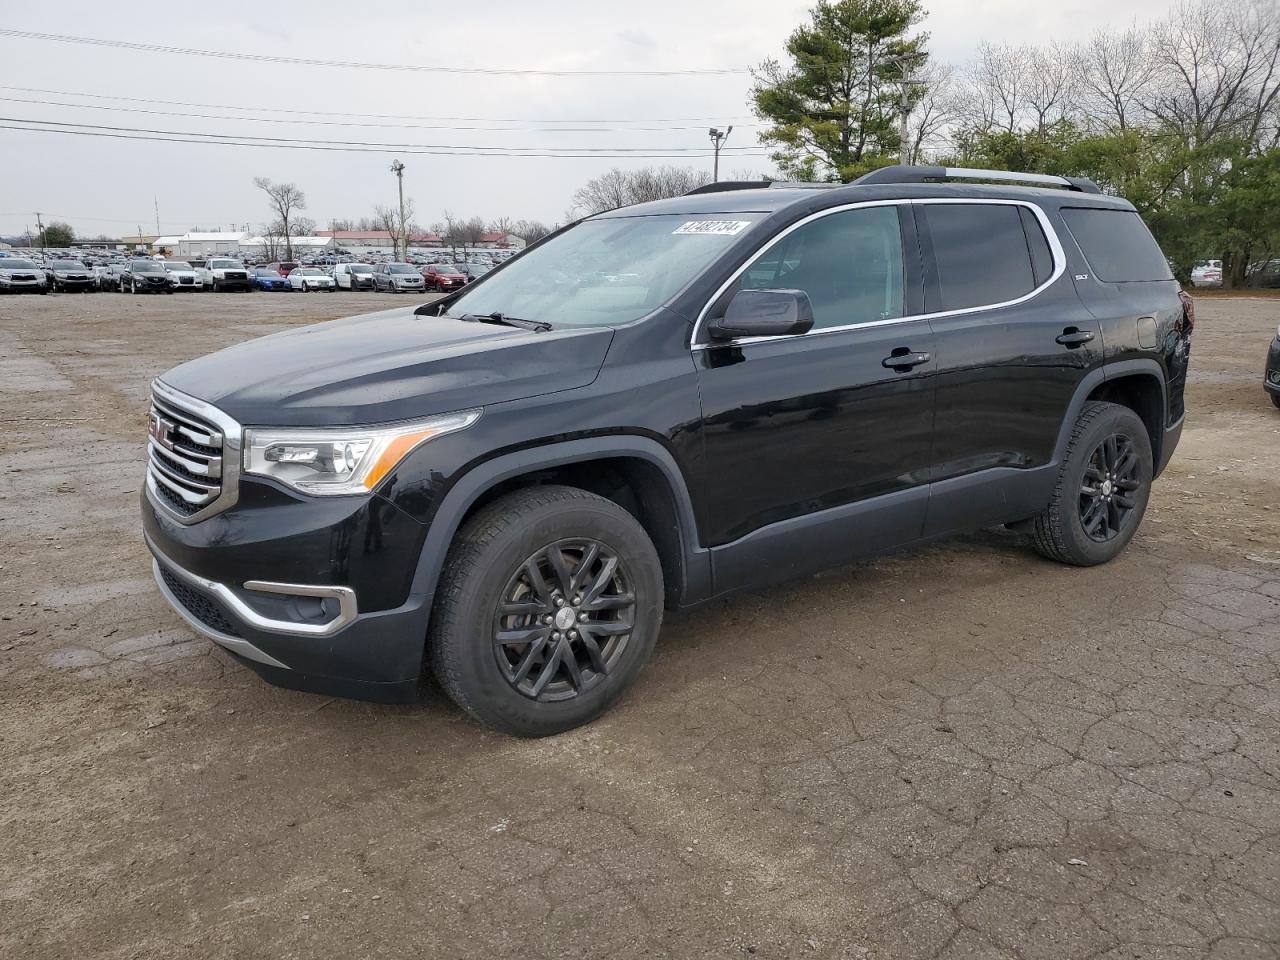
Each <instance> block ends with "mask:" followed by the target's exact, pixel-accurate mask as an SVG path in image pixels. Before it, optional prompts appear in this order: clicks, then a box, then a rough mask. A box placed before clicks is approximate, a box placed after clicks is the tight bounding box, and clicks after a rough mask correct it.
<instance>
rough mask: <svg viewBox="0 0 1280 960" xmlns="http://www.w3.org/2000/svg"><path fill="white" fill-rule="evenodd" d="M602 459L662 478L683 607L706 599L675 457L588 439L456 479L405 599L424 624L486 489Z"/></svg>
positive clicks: (645, 444) (643, 440)
mask: <svg viewBox="0 0 1280 960" xmlns="http://www.w3.org/2000/svg"><path fill="white" fill-rule="evenodd" d="M604 457H633V458H636V459H639V460H644V461H646V462H648V463H650V464H652V465H653V466H655V467H657V469H658V470H659V471H660V472H661V473H662V475H663V477H664V478H665V479H666V481H667V484H668V486H669V487H670V489H671V494H672V498H673V500H674V501H675V507H676V514H677V517H678V520H679V531H678V533H679V536H680V547H681V553H682V561H683V564H684V584H683V585H682V591H681V593H682V595H683V599H684V603H685V604H686V605H687V604H689V603H692V602H695V601H696V600H699V599H702V598H704V597H706V596H708V595H710V591H711V554H710V552H709V551H707V550H704V549H702V548H701V547H699V546H698V536H697V521H696V519H695V516H694V512H693V500H692V499H691V497H690V496H689V488H688V486H687V485H686V484H685V480H684V475H683V473H682V472H681V470H680V467H679V465H677V463H676V461H675V458H674V457H672V455H671V453H670V452H669V451H668V450H667V448H666V447H664V446H663V445H662V444H660V443H658V442H657V441H656V440H651V439H649V438H647V437H642V436H638V435H635V434H622V435H614V436H604V437H590V438H586V439H583V440H568V441H564V442H561V443H551V444H546V445H543V446H537V447H530V448H528V449H525V450H518V451H516V452H514V453H508V454H504V455H502V456H498V457H494V458H493V459H491V460H485V461H484V462H482V463H479V464H477V465H476V466H474V467H472V468H471V469H470V470H468V471H467V472H466V473H464V474H463V475H462V476H461V477H459V478H458V479H457V480H456V481H455V482H454V484H453V486H451V487H450V488H449V490H448V492H447V493H445V495H444V498H443V500H441V502H440V506H439V508H437V510H436V511H435V514H434V515H433V516H432V518H431V521H430V525H429V526H428V528H427V536H426V540H425V541H424V543H423V545H422V552H421V554H420V555H419V557H418V566H417V569H416V570H415V571H414V575H413V583H412V587H411V589H410V592H411V594H414V595H417V596H420V597H422V598H423V600H424V606H425V607H426V611H427V619H428V620H429V619H430V605H431V604H432V602H433V601H434V597H435V592H436V587H437V586H438V585H439V582H440V573H441V571H442V570H443V569H444V564H445V559H446V558H447V556H448V554H449V548H450V547H451V546H452V545H453V540H454V537H455V536H456V535H457V532H458V528H459V527H461V526H462V520H463V518H464V517H465V516H466V514H467V511H468V510H470V509H471V507H472V506H473V505H474V504H475V502H476V501H477V500H478V499H479V498H480V497H481V496H482V495H483V494H484V493H485V492H486V491H488V490H490V489H492V488H493V487H494V486H496V485H497V484H499V483H501V482H502V481H504V480H509V479H511V478H512V477H517V476H520V475H521V474H525V473H530V472H533V471H536V470H546V469H550V468H553V467H561V466H565V465H566V464H571V463H580V462H582V461H585V460H598V459H601V458H604Z"/></svg>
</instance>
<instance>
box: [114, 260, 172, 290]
mask: <svg viewBox="0 0 1280 960" xmlns="http://www.w3.org/2000/svg"><path fill="white" fill-rule="evenodd" d="M120 292H121V293H173V283H172V282H171V281H170V279H169V271H168V270H166V269H165V268H164V264H163V263H161V262H160V261H159V260H130V261H129V262H128V263H127V264H125V267H124V270H122V271H121V273H120Z"/></svg>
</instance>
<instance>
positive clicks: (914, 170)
mask: <svg viewBox="0 0 1280 960" xmlns="http://www.w3.org/2000/svg"><path fill="white" fill-rule="evenodd" d="M926 180H1007V181H1010V182H1013V183H1038V184H1042V185H1044V186H1049V187H1066V188H1067V189H1068V190H1075V191H1076V192H1078V193H1101V192H1102V190H1101V189H1100V188H1099V187H1098V185H1097V184H1096V183H1094V182H1093V181H1092V180H1090V179H1089V178H1087V177H1059V176H1055V175H1052V174H1047V173H1017V172H1015V171H1012V170H978V169H974V168H972V167H932V166H930V167H907V166H893V167H881V168H880V169H879V170H872V171H871V172H870V173H868V174H864V175H863V176H861V177H859V178H858V179H857V180H854V181H853V182H854V183H856V184H859V185H863V186H865V185H867V184H873V183H924V182H925V181H926Z"/></svg>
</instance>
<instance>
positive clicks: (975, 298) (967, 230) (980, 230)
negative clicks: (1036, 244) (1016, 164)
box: [919, 203, 1044, 310]
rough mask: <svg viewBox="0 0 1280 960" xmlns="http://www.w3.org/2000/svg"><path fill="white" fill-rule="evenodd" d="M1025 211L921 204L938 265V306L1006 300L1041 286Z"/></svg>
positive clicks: (1010, 206) (991, 206) (959, 307)
mask: <svg viewBox="0 0 1280 960" xmlns="http://www.w3.org/2000/svg"><path fill="white" fill-rule="evenodd" d="M1020 209H1021V208H1020V207H1018V206H1016V205H1013V204H994V203H991V204H985V203H937V204H922V205H921V206H920V207H919V210H921V211H922V212H923V213H924V219H925V222H926V223H927V224H928V228H929V237H930V239H931V240H932V242H933V258H934V262H935V263H936V264H937V267H938V288H939V291H938V292H939V295H940V297H941V303H940V305H939V306H938V309H939V310H963V309H965V308H967V307H981V306H988V305H990V304H995V303H1004V302H1005V301H1007V300H1016V299H1018V298H1019V297H1021V296H1025V295H1026V294H1028V293H1030V292H1031V291H1032V290H1034V289H1035V288H1036V287H1037V286H1038V284H1037V282H1036V276H1035V271H1034V270H1033V268H1032V260H1031V251H1030V250H1029V249H1028V246H1027V234H1026V232H1025V231H1024V229H1023V222H1022V216H1021V214H1020V213H1019V210H1020ZM1033 219H1034V218H1033ZM1037 229H1038V224H1037ZM1043 239H1044V238H1043V236H1041V240H1042V241H1043Z"/></svg>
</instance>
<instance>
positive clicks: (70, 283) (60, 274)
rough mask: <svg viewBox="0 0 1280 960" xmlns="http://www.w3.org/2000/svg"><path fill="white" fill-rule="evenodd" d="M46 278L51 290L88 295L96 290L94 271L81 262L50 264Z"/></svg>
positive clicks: (70, 261) (63, 261)
mask: <svg viewBox="0 0 1280 960" xmlns="http://www.w3.org/2000/svg"><path fill="white" fill-rule="evenodd" d="M46 278H47V280H48V282H49V289H50V290H61V291H64V292H67V293H72V292H74V293H88V292H89V291H91V290H92V289H93V288H94V282H93V271H92V270H90V269H89V268H88V267H87V266H85V265H84V264H83V263H81V262H80V261H79V260H54V261H52V262H51V263H50V264H49V267H48V272H47V275H46Z"/></svg>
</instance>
